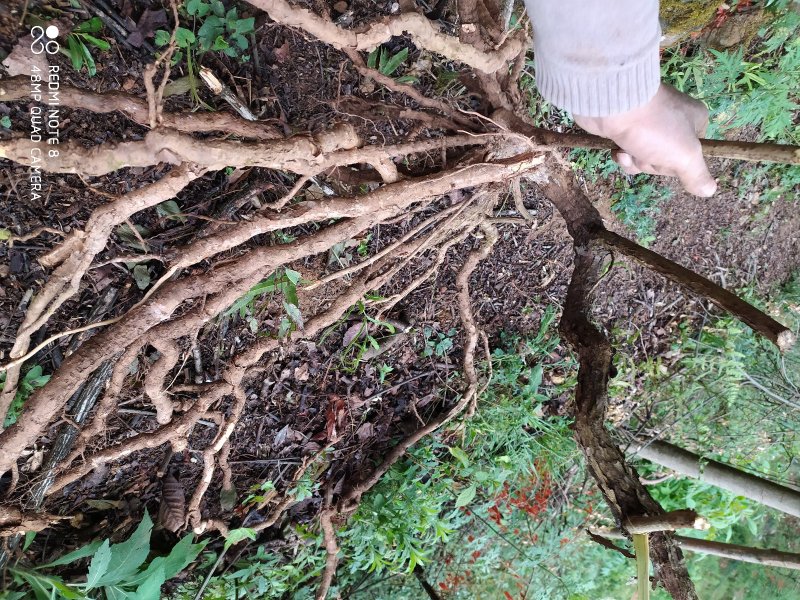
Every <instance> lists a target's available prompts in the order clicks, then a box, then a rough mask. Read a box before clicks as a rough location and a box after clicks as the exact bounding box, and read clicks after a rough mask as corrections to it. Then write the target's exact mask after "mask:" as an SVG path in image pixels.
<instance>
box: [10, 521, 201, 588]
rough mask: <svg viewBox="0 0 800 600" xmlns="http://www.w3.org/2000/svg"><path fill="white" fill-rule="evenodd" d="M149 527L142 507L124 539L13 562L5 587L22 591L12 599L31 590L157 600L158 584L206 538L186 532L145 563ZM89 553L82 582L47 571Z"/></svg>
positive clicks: (194, 554)
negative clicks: (29, 562)
mask: <svg viewBox="0 0 800 600" xmlns="http://www.w3.org/2000/svg"><path fill="white" fill-rule="evenodd" d="M152 529H153V522H152V520H151V519H150V516H149V515H148V514H147V513H146V512H145V515H144V518H143V519H142V522H141V523H140V524H139V526H138V527H137V528H136V530H135V531H134V532H133V533H132V534H131V536H130V537H129V538H128V539H127V540H125V541H124V542H120V543H118V544H111V542H110V540H108V539H106V540H103V541H102V542H101V541H97V542H93V543H91V544H88V545H86V546H83V547H82V548H79V549H77V550H75V551H73V552H70V553H69V554H66V555H65V556H62V557H61V558H59V559H57V560H54V561H52V562H50V563H47V564H45V565H39V566H36V567H25V566H20V565H19V564H17V565H15V566H13V567H10V568H9V572H10V574H11V577H12V583H11V586H10V587H9V589H8V592H10V593H19V594H22V595H18V596H16V597H17V598H23V597H28V596H29V595H30V593H31V592H32V594H33V596H34V597H35V598H36V599H37V600H48V599H51V600H52V599H55V598H65V599H67V600H75V599H82V598H90V597H91V598H100V597H104V598H106V599H108V600H112V599H113V600H116V599H122V598H131V599H132V598H136V599H137V600H148V599H154V600H157V599H159V598H161V586H162V585H163V584H164V583H165V582H166V581H167V580H168V579H171V578H172V577H175V576H176V575H177V574H178V573H180V572H181V571H182V570H183V569H185V568H186V567H187V566H188V565H189V564H190V563H191V562H193V561H194V560H195V558H197V556H198V555H199V554H200V552H201V551H202V550H203V548H204V547H205V542H202V543H199V544H194V543H192V539H193V537H194V536H193V535H192V534H189V535H186V536H184V537H183V538H182V539H181V540H180V541H179V542H178V543H177V544H176V545H175V546H174V547H173V548H172V550H171V551H170V553H169V554H168V555H167V556H159V557H156V558H154V559H152V560H150V561H149V562H148V560H147V558H148V556H149V555H150V533H151V531H152ZM89 557H91V561H90V563H89V570H88V572H87V573H86V575H85V581H81V582H77V583H76V582H66V581H64V579H62V578H61V577H59V576H57V575H53V574H51V572H52V570H53V569H54V568H55V567H60V566H64V565H68V564H71V563H74V562H75V561H78V560H80V559H84V558H89ZM11 597H14V596H11Z"/></svg>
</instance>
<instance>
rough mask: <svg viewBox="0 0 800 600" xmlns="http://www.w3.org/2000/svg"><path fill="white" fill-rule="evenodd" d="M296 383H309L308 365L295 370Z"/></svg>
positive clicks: (305, 364)
mask: <svg viewBox="0 0 800 600" xmlns="http://www.w3.org/2000/svg"><path fill="white" fill-rule="evenodd" d="M294 380H295V381H308V363H303V364H302V365H300V366H299V367H297V368H296V369H295V370H294Z"/></svg>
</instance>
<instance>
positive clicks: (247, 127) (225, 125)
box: [0, 76, 283, 140]
mask: <svg viewBox="0 0 800 600" xmlns="http://www.w3.org/2000/svg"><path fill="white" fill-rule="evenodd" d="M29 99H30V77H25V76H19V77H11V78H9V79H4V80H3V81H0V100H2V101H3V102H14V101H18V100H29ZM59 100H60V103H61V105H62V106H67V107H70V108H78V109H84V110H90V111H92V112H94V113H111V112H121V113H122V114H123V115H125V116H126V117H127V118H129V119H130V120H131V121H134V122H136V123H139V124H140V125H144V126H146V127H147V126H149V114H148V107H147V102H145V101H143V100H141V99H140V98H137V97H136V96H133V95H131V94H126V93H125V92H120V91H114V90H112V91H108V92H102V93H98V92H92V91H90V90H82V89H78V88H75V87H73V86H71V85H66V84H64V83H62V84H61V87H60V88H59ZM161 125H162V126H163V127H167V128H169V129H175V130H177V131H183V132H184V133H195V132H208V131H221V132H225V133H228V134H233V135H237V136H240V137H243V138H247V139H255V140H277V139H281V138H282V137H283V135H282V133H281V131H280V130H279V129H278V128H277V127H274V126H272V125H270V124H268V123H263V122H257V121H256V122H253V121H245V120H244V119H240V118H238V117H236V116H234V115H232V114H230V113H226V112H208V113H201V112H185V113H162V114H161Z"/></svg>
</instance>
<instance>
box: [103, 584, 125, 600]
mask: <svg viewBox="0 0 800 600" xmlns="http://www.w3.org/2000/svg"><path fill="white" fill-rule="evenodd" d="M103 592H104V593H105V595H106V598H107V600H131V598H130V594H129V593H128V592H126V591H125V590H124V589H122V588H121V587H120V586H118V585H107V586H105V587H104V588H103Z"/></svg>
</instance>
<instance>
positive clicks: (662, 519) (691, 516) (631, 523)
mask: <svg viewBox="0 0 800 600" xmlns="http://www.w3.org/2000/svg"><path fill="white" fill-rule="evenodd" d="M709 527H710V524H709V522H708V521H707V520H706V519H705V518H703V517H701V516H700V515H698V514H697V512H695V511H693V510H689V509H685V510H674V511H672V512H668V513H665V514H663V515H656V516H652V517H644V516H631V517H628V519H627V520H626V521H625V530H626V531H627V532H628V533H630V534H634V533H653V532H654V531H675V530H676V529H700V530H704V529H708V528H709Z"/></svg>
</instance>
